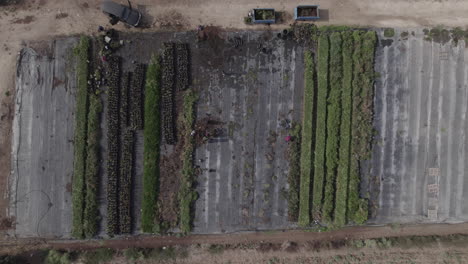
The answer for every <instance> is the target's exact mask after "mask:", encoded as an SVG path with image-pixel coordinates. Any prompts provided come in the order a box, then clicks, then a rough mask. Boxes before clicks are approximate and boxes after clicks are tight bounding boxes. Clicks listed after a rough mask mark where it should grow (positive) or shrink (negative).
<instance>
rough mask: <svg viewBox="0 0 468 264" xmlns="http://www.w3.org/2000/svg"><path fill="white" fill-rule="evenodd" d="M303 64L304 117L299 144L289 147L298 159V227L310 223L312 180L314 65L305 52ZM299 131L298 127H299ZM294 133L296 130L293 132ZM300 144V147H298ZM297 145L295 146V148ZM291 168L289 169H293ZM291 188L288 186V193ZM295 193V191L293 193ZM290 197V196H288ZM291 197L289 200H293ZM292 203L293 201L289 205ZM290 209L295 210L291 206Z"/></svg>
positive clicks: (310, 55) (308, 52) (309, 55)
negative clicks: (295, 150) (295, 149)
mask: <svg viewBox="0 0 468 264" xmlns="http://www.w3.org/2000/svg"><path fill="white" fill-rule="evenodd" d="M304 62H305V72H304V79H305V86H304V116H303V119H302V138H301V143H297V142H295V143H293V144H292V145H291V146H294V147H295V148H297V151H299V153H298V154H297V156H298V157H300V193H299V195H300V198H299V219H298V221H299V225H301V226H306V225H308V224H309V223H310V212H311V210H310V191H311V190H310V186H311V184H310V182H311V178H312V163H313V160H312V155H313V151H312V148H313V146H312V144H313V143H312V142H313V129H312V127H313V124H312V122H313V114H314V113H313V111H314V93H315V81H314V73H315V63H314V58H313V56H312V53H311V52H310V51H306V52H305V53H304ZM299 129H300V127H299ZM294 131H296V130H294ZM299 144H301V145H299ZM296 145H297V146H296ZM290 155H292V154H291V153H290ZM293 168H294V167H292V168H291V169H293ZM291 190H292V186H290V192H291ZM295 192H297V191H295ZM293 194H294V192H293ZM290 197H291V196H290ZM294 197H295V196H292V197H291V198H294ZM292 202H294V199H293V200H292V201H291V203H292ZM291 207H292V208H295V207H294V206H292V205H291Z"/></svg>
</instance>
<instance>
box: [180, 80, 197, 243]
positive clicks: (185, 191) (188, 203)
mask: <svg viewBox="0 0 468 264" xmlns="http://www.w3.org/2000/svg"><path fill="white" fill-rule="evenodd" d="M197 100H198V96H197V95H196V93H195V92H194V91H193V90H192V89H189V90H187V91H186V92H185V93H184V104H183V107H184V109H183V118H182V129H181V133H182V137H183V138H184V147H183V152H182V181H181V185H180V189H179V195H178V196H179V215H180V222H179V224H180V230H181V231H182V233H184V234H187V233H189V232H190V231H191V229H192V219H193V203H194V202H195V200H196V199H197V193H196V191H195V190H194V189H193V184H194V182H195V177H196V173H195V167H194V164H193V159H194V153H195V147H196V145H195V138H194V137H193V136H192V135H191V132H192V131H193V129H194V126H195V103H196V101H197Z"/></svg>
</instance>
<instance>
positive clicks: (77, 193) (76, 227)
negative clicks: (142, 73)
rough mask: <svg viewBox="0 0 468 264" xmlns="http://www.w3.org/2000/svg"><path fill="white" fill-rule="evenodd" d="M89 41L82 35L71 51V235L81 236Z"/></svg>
mask: <svg viewBox="0 0 468 264" xmlns="http://www.w3.org/2000/svg"><path fill="white" fill-rule="evenodd" d="M89 48H90V41H89V38H87V37H85V36H82V37H81V38H80V42H79V43H78V45H77V46H76V47H75V48H74V50H73V52H74V55H75V56H76V58H77V59H78V66H77V93H76V113H75V140H74V163H73V179H72V187H73V188H72V207H73V209H72V212H73V221H72V222H73V224H72V235H73V236H74V237H77V238H82V237H83V213H84V196H85V173H86V136H87V119H88V74H89V69H88V58H89Z"/></svg>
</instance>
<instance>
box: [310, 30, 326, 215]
mask: <svg viewBox="0 0 468 264" xmlns="http://www.w3.org/2000/svg"><path fill="white" fill-rule="evenodd" d="M318 41H319V44H318V70H317V84H318V87H317V122H316V125H315V127H316V132H315V156H314V184H313V192H312V193H313V199H312V215H313V217H314V218H315V219H320V218H321V213H320V212H321V209H322V199H323V185H324V179H325V143H326V132H327V131H326V124H327V93H328V60H329V57H330V56H329V49H330V44H329V40H328V35H327V34H321V35H320V37H319V40H318Z"/></svg>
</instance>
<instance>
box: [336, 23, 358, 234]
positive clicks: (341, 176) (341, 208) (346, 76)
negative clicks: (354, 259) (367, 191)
mask: <svg viewBox="0 0 468 264" xmlns="http://www.w3.org/2000/svg"><path fill="white" fill-rule="evenodd" d="M341 34H342V38H343V46H342V50H343V86H342V97H341V98H342V101H341V105H342V112H341V124H340V150H339V160H338V170H337V179H336V196H335V197H336V198H335V213H334V223H335V226H344V225H345V224H346V222H347V218H346V214H347V210H346V209H347V200H348V179H349V165H350V164H349V162H350V148H351V118H352V117H351V116H352V112H351V111H352V102H353V90H352V80H353V49H354V41H353V35H352V34H353V33H352V32H349V31H348V32H343V33H341Z"/></svg>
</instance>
